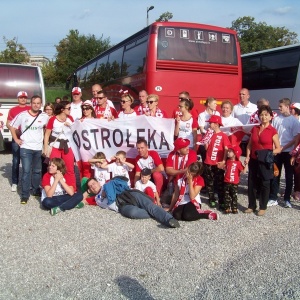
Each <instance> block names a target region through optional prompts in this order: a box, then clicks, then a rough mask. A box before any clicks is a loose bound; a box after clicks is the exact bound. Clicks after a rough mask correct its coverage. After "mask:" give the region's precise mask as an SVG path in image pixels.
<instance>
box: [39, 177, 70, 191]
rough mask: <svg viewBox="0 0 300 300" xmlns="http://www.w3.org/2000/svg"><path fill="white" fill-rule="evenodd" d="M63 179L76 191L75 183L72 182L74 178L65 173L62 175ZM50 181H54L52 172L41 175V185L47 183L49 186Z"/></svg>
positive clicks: (43, 185)
mask: <svg viewBox="0 0 300 300" xmlns="http://www.w3.org/2000/svg"><path fill="white" fill-rule="evenodd" d="M64 179H65V181H66V184H67V185H69V186H72V187H73V188H74V191H76V183H75V182H74V180H72V177H71V176H69V175H68V174H65V175H64ZM52 181H54V177H53V175H52V174H50V173H48V172H47V173H46V174H45V175H44V176H43V179H42V187H43V188H45V186H47V185H49V186H51V185H52V184H51V183H52Z"/></svg>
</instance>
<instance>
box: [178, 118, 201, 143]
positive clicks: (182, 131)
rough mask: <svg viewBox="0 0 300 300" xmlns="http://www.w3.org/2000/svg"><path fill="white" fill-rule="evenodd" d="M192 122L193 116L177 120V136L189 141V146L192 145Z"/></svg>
mask: <svg viewBox="0 0 300 300" xmlns="http://www.w3.org/2000/svg"><path fill="white" fill-rule="evenodd" d="M193 123H194V119H193V117H191V118H190V119H189V120H187V121H182V120H180V121H179V132H178V138H183V139H188V140H189V141H190V147H193V145H194V136H193ZM197 127H198V126H197ZM197 127H196V128H197Z"/></svg>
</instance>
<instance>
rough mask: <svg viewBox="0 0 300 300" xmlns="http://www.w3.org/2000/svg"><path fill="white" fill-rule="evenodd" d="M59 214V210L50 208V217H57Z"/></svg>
mask: <svg viewBox="0 0 300 300" xmlns="http://www.w3.org/2000/svg"><path fill="white" fill-rule="evenodd" d="M59 212H61V210H60V208H59V207H58V206H56V207H53V208H51V211H50V213H51V216H55V215H57V214H58V213H59Z"/></svg>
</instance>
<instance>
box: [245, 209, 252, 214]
mask: <svg viewBox="0 0 300 300" xmlns="http://www.w3.org/2000/svg"><path fill="white" fill-rule="evenodd" d="M253 212H254V210H253V209H252V208H247V209H246V210H244V213H245V214H251V213H253Z"/></svg>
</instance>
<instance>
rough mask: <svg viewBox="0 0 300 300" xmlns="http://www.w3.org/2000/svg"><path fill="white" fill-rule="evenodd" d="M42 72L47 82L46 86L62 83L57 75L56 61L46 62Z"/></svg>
mask: <svg viewBox="0 0 300 300" xmlns="http://www.w3.org/2000/svg"><path fill="white" fill-rule="evenodd" d="M42 73H43V77H44V82H45V85H46V86H53V85H56V84H58V83H60V81H59V79H58V76H57V72H56V67H55V62H54V61H50V62H48V63H47V64H45V65H44V66H43V67H42Z"/></svg>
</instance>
